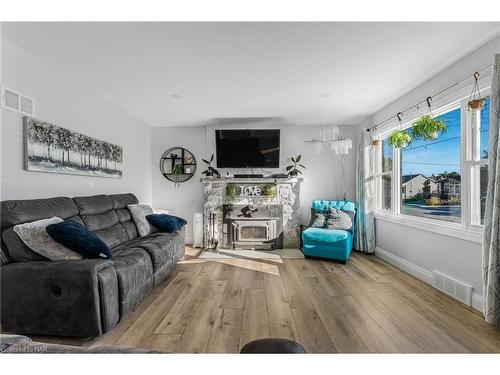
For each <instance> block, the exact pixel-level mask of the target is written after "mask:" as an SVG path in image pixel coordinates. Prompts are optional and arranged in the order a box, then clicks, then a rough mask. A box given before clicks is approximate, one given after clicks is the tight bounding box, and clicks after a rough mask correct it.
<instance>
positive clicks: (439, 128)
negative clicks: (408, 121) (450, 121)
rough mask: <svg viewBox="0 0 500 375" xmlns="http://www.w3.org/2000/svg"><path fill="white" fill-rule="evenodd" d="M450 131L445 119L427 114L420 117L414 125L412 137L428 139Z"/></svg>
mask: <svg viewBox="0 0 500 375" xmlns="http://www.w3.org/2000/svg"><path fill="white" fill-rule="evenodd" d="M447 131H448V125H446V123H445V122H444V121H443V120H437V119H436V118H434V117H432V115H430V114H427V115H423V116H422V117H420V118H419V119H418V120H417V121H416V122H415V123H414V124H413V127H412V133H411V135H412V138H413V140H415V139H424V140H426V141H428V140H432V139H436V138H437V137H439V136H440V135H442V134H445V133H446V132H447Z"/></svg>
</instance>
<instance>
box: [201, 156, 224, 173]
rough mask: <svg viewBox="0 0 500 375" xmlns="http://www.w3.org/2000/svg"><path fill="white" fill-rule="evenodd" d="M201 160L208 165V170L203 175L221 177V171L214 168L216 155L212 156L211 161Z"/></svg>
mask: <svg viewBox="0 0 500 375" xmlns="http://www.w3.org/2000/svg"><path fill="white" fill-rule="evenodd" d="M201 160H203V162H204V163H206V164H207V169H205V170H204V171H203V172H201V174H204V175H205V176H206V177H213V176H217V177H220V173H219V171H218V170H217V169H215V168H214V167H212V162H213V161H214V154H212V156H211V157H210V161H208V160H206V159H201Z"/></svg>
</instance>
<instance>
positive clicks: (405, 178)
mask: <svg viewBox="0 0 500 375" xmlns="http://www.w3.org/2000/svg"><path fill="white" fill-rule="evenodd" d="M437 119H439V120H443V121H445V122H446V124H447V125H448V132H447V133H446V134H443V135H441V136H440V137H439V138H437V139H435V140H430V141H425V140H418V141H414V142H413V143H412V144H411V145H410V146H409V147H407V148H404V149H402V150H401V213H402V214H405V215H413V216H420V217H425V218H431V219H438V220H446V221H453V222H460V221H461V206H460V202H461V195H460V191H461V176H460V108H458V109H455V110H453V111H450V112H447V113H445V114H443V115H441V116H438V117H437Z"/></svg>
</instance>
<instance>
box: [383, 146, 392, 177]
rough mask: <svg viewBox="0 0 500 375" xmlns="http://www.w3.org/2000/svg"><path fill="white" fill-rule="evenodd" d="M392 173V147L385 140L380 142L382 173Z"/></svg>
mask: <svg viewBox="0 0 500 375" xmlns="http://www.w3.org/2000/svg"><path fill="white" fill-rule="evenodd" d="M390 171H392V146H391V145H390V144H389V141H388V140H387V139H384V140H383V141H382V172H390Z"/></svg>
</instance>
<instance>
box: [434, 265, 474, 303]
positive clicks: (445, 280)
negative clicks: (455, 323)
mask: <svg viewBox="0 0 500 375" xmlns="http://www.w3.org/2000/svg"><path fill="white" fill-rule="evenodd" d="M432 275H433V282H434V287H435V288H436V289H439V290H440V291H442V292H444V293H446V294H448V295H449V296H451V297H453V298H455V299H457V300H459V301H460V302H463V303H465V304H466V305H468V306H471V296H472V286H471V285H468V284H465V283H464V282H462V281H459V280H456V279H454V278H452V277H450V276H448V275H445V274H444V273H441V272H439V271H434V272H432Z"/></svg>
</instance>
